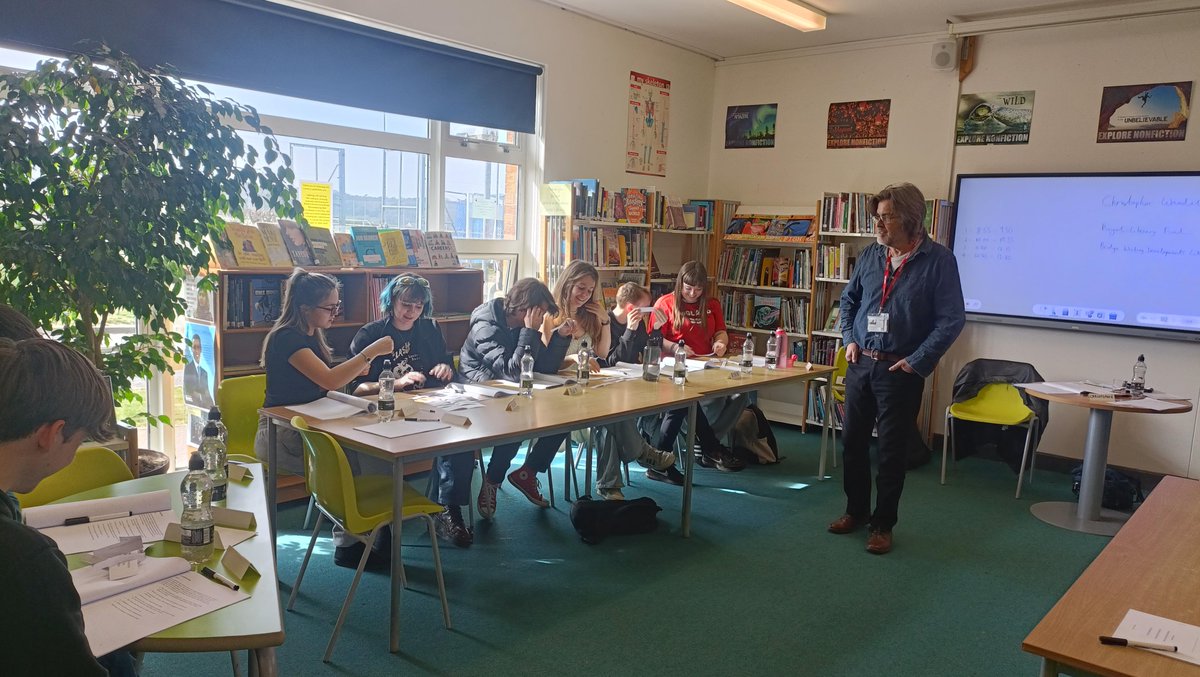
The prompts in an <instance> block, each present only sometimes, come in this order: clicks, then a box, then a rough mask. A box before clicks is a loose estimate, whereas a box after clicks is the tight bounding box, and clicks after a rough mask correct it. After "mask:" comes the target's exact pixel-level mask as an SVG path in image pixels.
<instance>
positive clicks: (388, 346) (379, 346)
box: [363, 336, 396, 360]
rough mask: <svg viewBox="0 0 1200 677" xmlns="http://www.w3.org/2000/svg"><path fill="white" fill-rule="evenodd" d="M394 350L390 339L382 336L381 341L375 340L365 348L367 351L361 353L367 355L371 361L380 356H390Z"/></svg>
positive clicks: (394, 347)
mask: <svg viewBox="0 0 1200 677" xmlns="http://www.w3.org/2000/svg"><path fill="white" fill-rule="evenodd" d="M395 349H396V346H395V344H393V343H392V337H391V336H384V337H383V338H381V339H376V341H375V342H374V343H372V344H371V345H369V346H367V349H366V350H364V351H363V352H364V353H366V354H367V355H370V356H371V359H372V360H373V359H375V358H376V357H379V356H381V355H391V354H392V351H393V350H395Z"/></svg>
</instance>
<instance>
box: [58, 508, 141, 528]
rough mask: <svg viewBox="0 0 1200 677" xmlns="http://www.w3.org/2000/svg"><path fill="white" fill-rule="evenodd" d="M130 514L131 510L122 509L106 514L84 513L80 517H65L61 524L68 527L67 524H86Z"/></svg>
mask: <svg viewBox="0 0 1200 677" xmlns="http://www.w3.org/2000/svg"><path fill="white" fill-rule="evenodd" d="M131 515H133V513H132V512H131V511H129V510H122V511H121V512H114V513H109V514H107V515H84V516H82V517H68V518H67V519H65V520H63V526H64V527H69V526H72V525H75V524H88V523H90V522H102V521H104V520H115V519H120V518H122V517H129V516H131Z"/></svg>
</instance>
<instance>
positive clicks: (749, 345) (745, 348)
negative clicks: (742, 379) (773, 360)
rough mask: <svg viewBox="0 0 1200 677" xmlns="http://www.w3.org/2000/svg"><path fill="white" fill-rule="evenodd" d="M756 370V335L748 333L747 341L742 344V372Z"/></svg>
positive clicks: (747, 372)
mask: <svg viewBox="0 0 1200 677" xmlns="http://www.w3.org/2000/svg"><path fill="white" fill-rule="evenodd" d="M751 371H754V337H753V336H751V335H750V334H746V342H745V343H743V344H742V374H743V375H745V374H749V373H750V372H751Z"/></svg>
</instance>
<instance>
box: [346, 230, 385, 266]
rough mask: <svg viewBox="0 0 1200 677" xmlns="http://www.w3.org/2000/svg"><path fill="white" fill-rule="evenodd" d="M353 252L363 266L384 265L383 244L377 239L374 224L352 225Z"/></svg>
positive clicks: (377, 233) (377, 234)
mask: <svg viewBox="0 0 1200 677" xmlns="http://www.w3.org/2000/svg"><path fill="white" fill-rule="evenodd" d="M350 232H351V233H352V234H353V235H354V252H355V253H356V254H358V261H359V263H361V264H362V265H364V266H369V267H372V268H380V267H382V266H383V265H384V260H383V244H382V243H381V242H380V241H379V230H378V229H376V228H375V227H374V226H353V227H351V228H350Z"/></svg>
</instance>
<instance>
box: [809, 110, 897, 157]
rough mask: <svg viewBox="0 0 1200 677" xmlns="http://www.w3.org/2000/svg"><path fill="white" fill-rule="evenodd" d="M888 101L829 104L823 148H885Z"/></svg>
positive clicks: (888, 113)
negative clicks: (827, 124) (827, 123)
mask: <svg viewBox="0 0 1200 677" xmlns="http://www.w3.org/2000/svg"><path fill="white" fill-rule="evenodd" d="M891 110H892V100H891V99H876V100H875V101H845V102H842V103H831V104H829V126H828V132H827V138H826V141H825V147H826V148H887V135H888V120H889V118H890V116H891Z"/></svg>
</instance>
